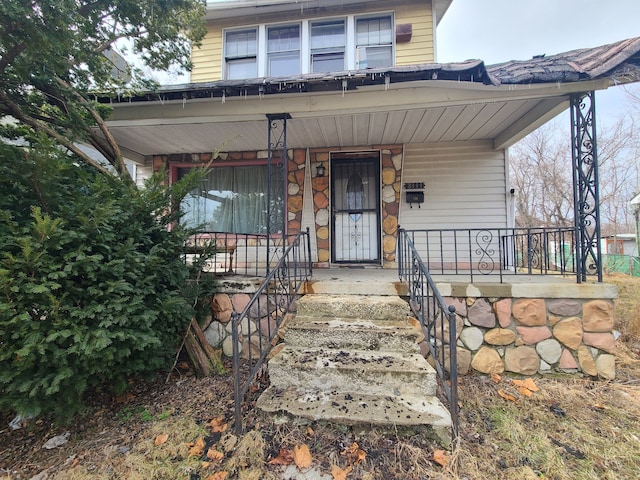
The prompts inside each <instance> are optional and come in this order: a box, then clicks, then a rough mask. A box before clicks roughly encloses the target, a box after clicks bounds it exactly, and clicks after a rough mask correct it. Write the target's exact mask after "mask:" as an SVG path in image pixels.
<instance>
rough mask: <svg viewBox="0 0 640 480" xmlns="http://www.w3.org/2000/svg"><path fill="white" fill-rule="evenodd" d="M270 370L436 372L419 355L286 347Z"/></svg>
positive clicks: (271, 361)
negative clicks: (275, 368)
mask: <svg viewBox="0 0 640 480" xmlns="http://www.w3.org/2000/svg"><path fill="white" fill-rule="evenodd" d="M269 365H270V368H273V367H274V366H286V367H288V368H290V369H296V368H298V369H323V368H324V369H327V368H332V369H345V370H358V371H371V372H376V371H379V372H384V373H389V372H394V371H397V372H400V373H418V374H424V375H430V374H435V370H434V369H433V367H432V366H431V365H429V363H428V362H427V361H426V360H425V358H424V357H423V356H422V355H420V354H419V353H401V352H393V351H370V350H347V349H336V350H332V349H326V348H307V347H305V348H297V347H294V346H291V345H285V347H284V348H283V349H282V350H281V351H280V352H279V353H278V355H276V356H275V357H273V358H272V359H271V360H270V361H269Z"/></svg>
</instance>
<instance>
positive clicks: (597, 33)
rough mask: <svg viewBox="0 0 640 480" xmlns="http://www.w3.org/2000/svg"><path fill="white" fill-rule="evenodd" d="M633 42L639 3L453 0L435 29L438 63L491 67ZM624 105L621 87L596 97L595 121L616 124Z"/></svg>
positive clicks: (639, 28)
mask: <svg viewBox="0 0 640 480" xmlns="http://www.w3.org/2000/svg"><path fill="white" fill-rule="evenodd" d="M632 37H640V0H453V2H452V3H451V6H450V7H449V10H447V13H446V14H445V15H444V17H443V18H442V20H441V22H440V24H439V25H438V29H437V44H436V45H437V61H438V62H441V63H446V62H456V61H461V60H467V59H472V58H473V59H480V60H484V61H485V63H486V64H487V65H491V64H494V63H500V62H504V61H508V60H526V59H530V58H531V57H532V56H534V55H540V54H546V55H552V54H556V53H561V52H567V51H569V50H575V49H578V48H587V47H597V46H600V45H606V44H608V43H613V42H616V41H618V40H624V39H627V38H632ZM637 85H640V84H637ZM634 88H636V89H640V86H637V87H634ZM628 104H629V102H628V99H627V98H626V95H625V92H624V88H621V87H613V88H609V89H607V90H605V91H598V92H596V114H597V120H598V122H599V123H600V124H601V125H604V124H606V125H611V124H613V123H615V121H616V120H617V119H619V118H620V117H621V116H623V115H624V114H625V113H626V112H627V110H628Z"/></svg>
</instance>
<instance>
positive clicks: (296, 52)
mask: <svg viewBox="0 0 640 480" xmlns="http://www.w3.org/2000/svg"><path fill="white" fill-rule="evenodd" d="M267 62H268V69H269V73H268V75H269V76H272V77H284V76H288V75H296V74H298V73H300V25H286V26H277V27H269V28H268V29H267Z"/></svg>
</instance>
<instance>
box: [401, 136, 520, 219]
mask: <svg viewBox="0 0 640 480" xmlns="http://www.w3.org/2000/svg"><path fill="white" fill-rule="evenodd" d="M416 182H424V183H425V195H424V197H425V202H424V203H423V204H422V205H421V207H420V208H417V207H416V205H414V206H413V208H409V205H408V204H407V203H405V201H404V191H403V192H402V197H403V198H402V199H401V208H400V220H399V221H400V225H402V227H403V228H405V229H407V230H410V229H443V228H483V227H501V228H506V227H507V204H506V195H507V183H506V182H507V180H506V168H505V153H504V151H503V150H498V151H494V150H493V149H492V145H491V142H490V141H474V142H450V143H432V144H411V145H405V151H404V171H403V178H402V183H416Z"/></svg>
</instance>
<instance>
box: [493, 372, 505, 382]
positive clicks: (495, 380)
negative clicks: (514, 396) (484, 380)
mask: <svg viewBox="0 0 640 480" xmlns="http://www.w3.org/2000/svg"><path fill="white" fill-rule="evenodd" d="M491 380H493V381H494V382H495V383H500V382H501V381H502V377H501V376H500V375H498V374H497V373H492V374H491Z"/></svg>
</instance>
